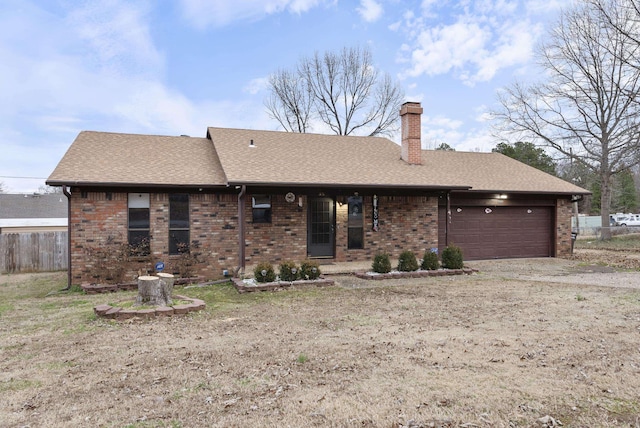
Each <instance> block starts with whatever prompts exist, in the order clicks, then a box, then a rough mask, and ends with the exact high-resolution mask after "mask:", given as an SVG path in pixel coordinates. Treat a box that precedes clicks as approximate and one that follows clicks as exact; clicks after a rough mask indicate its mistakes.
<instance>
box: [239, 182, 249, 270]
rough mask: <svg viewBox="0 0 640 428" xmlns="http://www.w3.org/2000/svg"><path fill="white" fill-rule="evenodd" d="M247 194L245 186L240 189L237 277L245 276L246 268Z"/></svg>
mask: <svg viewBox="0 0 640 428" xmlns="http://www.w3.org/2000/svg"><path fill="white" fill-rule="evenodd" d="M246 193H247V186H245V185H243V186H242V187H241V188H240V193H238V269H237V270H236V276H238V274H244V268H245V233H244V212H245V206H246V201H245V195H246Z"/></svg>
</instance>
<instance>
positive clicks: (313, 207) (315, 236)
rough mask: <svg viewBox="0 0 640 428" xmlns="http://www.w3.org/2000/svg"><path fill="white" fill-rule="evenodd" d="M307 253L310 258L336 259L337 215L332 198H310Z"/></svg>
mask: <svg viewBox="0 0 640 428" xmlns="http://www.w3.org/2000/svg"><path fill="white" fill-rule="evenodd" d="M307 224H308V226H307V253H308V254H309V257H327V258H330V257H334V255H335V253H334V251H335V215H334V203H333V199H331V198H309V218H308V223H307Z"/></svg>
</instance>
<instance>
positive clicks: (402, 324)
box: [0, 262, 640, 427]
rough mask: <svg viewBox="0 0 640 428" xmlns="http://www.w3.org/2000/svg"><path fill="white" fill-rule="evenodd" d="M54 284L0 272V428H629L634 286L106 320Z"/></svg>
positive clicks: (226, 294)
mask: <svg viewBox="0 0 640 428" xmlns="http://www.w3.org/2000/svg"><path fill="white" fill-rule="evenodd" d="M566 263H568V264H570V263H573V264H574V265H575V264H576V263H577V262H566ZM612 275H615V274H612ZM639 275H640V274H639ZM638 278H639V279H640V276H639V277H638ZM64 280H65V276H64V274H44V275H28V276H21V277H20V278H18V277H7V276H1V277H0V292H1V293H2V294H1V295H2V303H0V344H1V350H0V369H1V373H0V394H1V396H2V400H0V421H2V423H1V425H2V426H11V427H13V426H16V427H17V426H30V427H68V426H104V427H125V426H126V427H200V426H214V427H223V426H224V427H229V426H234V427H236V426H238V427H248V426H266V427H271V426H272V427H282V426H291V427H302V426H319V427H325V426H331V427H399V426H412V427H431V426H434V427H454V426H455V427H457V426H465V427H475V426H478V427H486V426H492V427H493V426H495V427H533V426H541V425H540V423H539V422H538V419H539V418H541V417H543V416H546V415H550V416H552V417H553V418H555V419H556V420H560V421H561V422H562V423H563V424H564V426H565V427H594V426H597V427H614V426H627V427H628V426H633V427H637V426H640V416H638V415H639V414H640V400H639V399H638V391H639V390H640V345H639V343H640V340H639V339H640V289H637V288H612V287H602V288H601V287H595V286H586V285H579V284H570V283H569V284H568V283H563V284H558V283H544V282H533V281H530V282H528V281H523V280H518V279H511V278H504V277H500V276H499V275H494V274H483V273H481V274H479V275H474V276H471V277H468V276H465V277H462V276H461V277H443V278H431V279H412V280H406V281H404V280H403V281H398V280H389V281H383V282H376V283H375V284H372V283H370V282H366V283H365V282H363V281H357V280H355V279H354V278H352V277H337V278H336V280H337V282H338V283H339V284H340V285H341V286H337V287H331V288H322V289H317V290H306V291H295V290H293V291H286V292H280V293H259V294H253V293H252V294H242V295H240V294H237V293H236V292H235V291H234V290H233V289H232V288H231V287H230V286H228V285H218V286H212V287H207V288H189V289H181V290H180V294H186V295H189V296H191V297H198V298H202V299H204V300H205V301H206V302H207V310H206V311H204V312H201V313H197V314H192V315H189V316H188V317H185V318H173V319H158V320H154V321H152V322H139V321H137V322H127V323H115V322H109V321H105V320H101V319H96V318H95V317H94V316H93V315H92V307H93V306H94V305H96V304H100V303H107V302H109V301H116V300H119V299H122V298H124V297H125V296H130V297H131V298H133V295H134V294H133V293H130V294H122V293H121V294H118V295H117V296H116V295H108V296H104V295H97V296H93V295H91V296H88V295H83V294H80V293H57V294H53V295H48V296H47V294H48V293H49V292H51V291H55V290H58V289H60V288H62V286H63V285H64ZM636 285H640V283H637V284H636ZM465 424H466V425H465Z"/></svg>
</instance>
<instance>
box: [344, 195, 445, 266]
mask: <svg viewBox="0 0 640 428" xmlns="http://www.w3.org/2000/svg"><path fill="white" fill-rule="evenodd" d="M372 209H373V198H372V197H371V196H365V197H364V200H363V211H364V217H365V223H364V248H363V249H361V250H350V249H348V248H347V204H344V205H343V206H342V207H340V206H339V205H338V206H337V208H336V226H337V227H336V260H337V261H368V260H373V257H374V256H375V254H376V253H378V252H386V253H388V254H390V255H391V256H392V257H397V256H399V255H400V253H401V252H402V251H404V250H410V251H413V252H414V253H415V254H416V256H417V257H418V258H422V255H423V254H424V252H425V250H427V249H430V248H433V247H437V246H438V198H437V197H435V196H433V197H423V196H379V197H378V221H379V228H378V231H377V232H376V231H374V230H373V228H372V225H373V216H372Z"/></svg>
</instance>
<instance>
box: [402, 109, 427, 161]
mask: <svg viewBox="0 0 640 428" xmlns="http://www.w3.org/2000/svg"><path fill="white" fill-rule="evenodd" d="M421 116H422V107H420V103H413V102H406V103H404V104H402V108H401V109H400V120H401V121H402V155H401V157H402V160H403V161H405V162H406V163H408V164H409V165H420V164H422V141H421V132H420V117H421Z"/></svg>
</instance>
